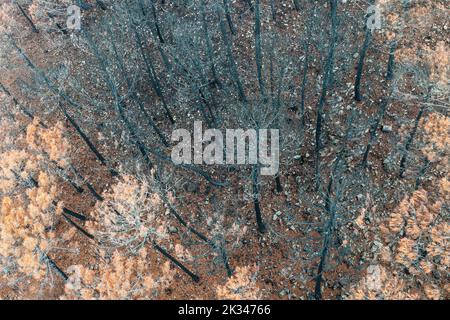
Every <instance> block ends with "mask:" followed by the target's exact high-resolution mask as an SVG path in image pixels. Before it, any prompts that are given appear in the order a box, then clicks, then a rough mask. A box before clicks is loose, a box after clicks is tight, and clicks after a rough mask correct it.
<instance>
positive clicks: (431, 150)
mask: <svg viewBox="0 0 450 320" xmlns="http://www.w3.org/2000/svg"><path fill="white" fill-rule="evenodd" d="M422 127H423V130H424V134H423V137H422V139H423V142H424V147H423V148H422V152H423V153H424V154H425V156H426V157H427V158H428V160H429V161H430V162H436V163H437V167H438V170H441V171H446V172H447V173H448V163H449V154H450V118H449V117H446V116H444V115H441V114H438V113H431V114H430V115H429V116H428V117H427V119H424V120H423V121H422Z"/></svg>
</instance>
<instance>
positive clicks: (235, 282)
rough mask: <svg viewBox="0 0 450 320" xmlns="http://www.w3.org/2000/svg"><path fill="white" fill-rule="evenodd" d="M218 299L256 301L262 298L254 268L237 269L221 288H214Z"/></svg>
mask: <svg viewBox="0 0 450 320" xmlns="http://www.w3.org/2000/svg"><path fill="white" fill-rule="evenodd" d="M216 293H217V298H218V299H230V300H257V299H261V298H262V294H261V291H260V289H259V288H258V285H257V282H256V272H255V268H254V267H249V266H245V267H237V268H236V270H235V273H234V275H233V276H232V277H231V278H228V280H227V282H226V283H225V284H224V285H223V286H218V287H217V288H216Z"/></svg>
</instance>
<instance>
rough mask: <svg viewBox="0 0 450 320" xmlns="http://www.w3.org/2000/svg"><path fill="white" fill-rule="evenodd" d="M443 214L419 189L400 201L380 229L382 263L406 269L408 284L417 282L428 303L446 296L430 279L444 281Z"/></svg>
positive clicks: (446, 232) (447, 259)
mask: <svg viewBox="0 0 450 320" xmlns="http://www.w3.org/2000/svg"><path fill="white" fill-rule="evenodd" d="M443 212H444V209H443V203H442V201H436V202H432V201H430V200H429V195H428V193H427V191H425V190H423V189H420V190H417V191H415V192H414V193H413V194H412V195H411V196H410V197H406V198H404V199H403V200H402V202H401V203H400V205H399V207H398V208H397V209H396V210H395V211H394V212H393V213H392V214H391V215H390V216H389V218H388V219H387V224H386V226H382V227H381V230H382V234H383V236H384V238H385V242H386V246H385V247H384V248H383V250H382V255H381V258H382V260H383V261H384V262H385V263H389V264H391V265H392V266H393V267H394V268H395V267H398V270H403V268H406V269H407V270H408V272H409V273H410V275H409V276H408V278H409V280H411V281H412V280H413V279H414V280H416V281H418V282H419V283H420V284H421V285H422V288H423V293H424V295H425V297H427V298H429V299H439V298H442V297H444V296H445V295H448V292H446V291H447V290H446V289H444V288H443V286H439V280H436V278H435V277H434V275H435V274H440V276H439V277H441V279H443V280H444V281H445V279H446V277H447V267H448V265H449V263H450V256H449V241H448V239H449V236H450V225H449V224H448V221H447V220H446V219H445V216H444V213H443ZM437 288H441V289H437Z"/></svg>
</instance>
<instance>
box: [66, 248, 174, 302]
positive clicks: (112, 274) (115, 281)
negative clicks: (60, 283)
mask: <svg viewBox="0 0 450 320" xmlns="http://www.w3.org/2000/svg"><path fill="white" fill-rule="evenodd" d="M150 254H151V253H150V252H149V250H147V249H145V248H142V249H141V250H139V252H138V254H136V255H127V254H126V253H123V252H119V251H115V252H114V253H113V255H112V257H111V258H109V259H105V260H103V262H102V263H100V265H99V266H98V268H96V270H91V269H89V268H86V267H84V266H81V265H75V266H71V267H70V268H69V270H68V273H69V275H70V276H69V280H68V281H67V283H66V285H65V293H64V295H63V296H62V297H61V298H62V299H88V300H92V299H121V300H124V299H151V298H157V297H158V294H159V292H160V291H161V290H163V289H165V288H167V287H168V286H169V285H170V284H171V283H172V281H173V277H174V273H175V271H174V270H172V269H170V266H169V262H166V263H164V264H163V265H162V267H161V269H160V270H158V274H152V272H151V271H150V267H149V265H150V264H149V259H150V258H151V257H150Z"/></svg>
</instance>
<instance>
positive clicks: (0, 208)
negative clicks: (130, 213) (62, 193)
mask: <svg viewBox="0 0 450 320" xmlns="http://www.w3.org/2000/svg"><path fill="white" fill-rule="evenodd" d="M37 121H39V120H36V123H37ZM35 125H36V124H35V123H33V124H30V125H29V127H28V129H29V130H27V137H24V136H23V135H19V136H16V137H12V136H9V137H6V138H5V139H4V140H3V141H4V142H5V143H4V144H2V149H3V150H0V212H1V215H0V255H1V256H3V257H4V258H7V259H9V260H10V261H11V260H12V261H13V262H14V264H15V266H16V270H14V271H16V272H18V273H20V274H24V275H27V276H33V277H34V278H35V279H41V278H42V277H44V276H45V274H46V262H47V254H48V253H49V252H50V251H51V250H52V248H53V247H54V246H55V245H56V244H57V242H58V238H57V237H56V235H55V232H54V227H55V223H56V221H57V216H58V215H59V214H60V213H61V211H62V205H63V204H62V202H58V200H57V199H58V195H59V190H58V189H59V188H58V185H57V179H56V177H55V176H53V175H51V174H50V173H49V172H47V170H46V167H47V166H46V164H45V162H44V157H43V156H42V153H39V152H36V150H35V148H36V147H37V145H32V144H29V143H28V142H30V141H28V140H29V138H30V137H31V133H30V132H31V131H33V130H32V128H34V127H35ZM10 129H11V130H10V131H8V133H9V134H11V133H12V132H14V130H13V129H14V128H13V127H10ZM55 130H62V128H61V127H58V129H55ZM49 132H53V129H52V130H49ZM5 135H8V134H7V133H5ZM8 141H9V143H10V144H9V143H8ZM53 142H55V140H53ZM57 146H58V144H56V147H57ZM14 147H15V148H14ZM20 147H22V148H21V149H18V148H20ZM54 154H57V152H56V150H55V151H54Z"/></svg>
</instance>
